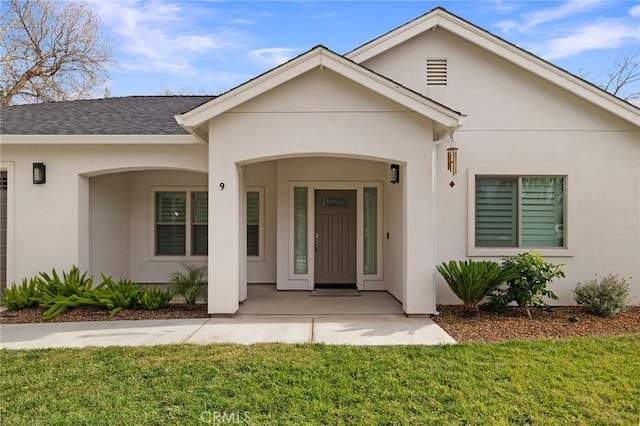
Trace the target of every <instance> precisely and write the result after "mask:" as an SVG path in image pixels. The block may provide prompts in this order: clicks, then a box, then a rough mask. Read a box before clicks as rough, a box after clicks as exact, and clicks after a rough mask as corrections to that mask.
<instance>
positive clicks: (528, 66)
mask: <svg viewBox="0 0 640 426" xmlns="http://www.w3.org/2000/svg"><path fill="white" fill-rule="evenodd" d="M439 27H440V28H443V29H445V30H447V31H450V32H451V33H453V34H456V35H458V36H460V37H462V38H463V39H465V40H467V41H469V42H470V43H473V44H475V45H477V46H480V47H482V48H483V49H486V50H487V51H489V52H491V53H494V54H495V55H497V56H499V57H501V58H503V59H506V60H507V61H509V62H511V63H513V64H515V65H518V66H520V67H522V68H524V69H525V70H527V71H530V72H532V73H534V74H535V75H537V76H539V77H541V78H543V79H545V80H547V81H549V82H551V83H553V84H555V85H558V86H560V87H562V88H563V89H565V90H568V91H569V92H571V93H573V94H575V95H576V96H579V97H581V98H583V99H585V100H586V101H588V102H591V103H593V104H595V105H598V106H600V107H601V108H603V109H605V110H606V111H608V112H610V113H612V114H614V115H617V116H618V117H620V118H622V119H624V120H626V121H629V122H631V123H632V124H635V125H638V123H640V110H639V109H638V108H635V107H634V106H633V105H631V104H630V103H629V102H626V101H624V100H622V99H619V98H617V97H615V96H613V95H611V94H609V93H606V92H605V91H603V90H600V89H599V88H597V87H595V86H593V85H592V84H590V83H588V82H586V81H584V80H582V79H580V78H578V77H576V76H573V75H571V74H570V73H568V72H567V71H565V70H563V69H561V68H558V67H556V66H554V65H552V64H551V63H549V62H547V61H545V60H543V59H541V58H538V57H537V56H535V55H533V54H531V53H529V52H526V51H525V50H523V49H521V48H519V47H517V46H515V45H513V44H511V43H508V42H506V41H505V40H502V39H500V38H499V37H496V36H494V35H493V34H491V33H489V32H487V31H485V30H483V29H481V28H479V27H477V26H475V25H473V24H471V23H469V22H466V21H464V20H462V19H460V18H458V17H456V16H454V15H451V14H449V13H446V12H444V11H442V10H436V11H434V12H433V13H430V14H427V15H425V16H423V17H422V18H418V19H416V20H414V21H411V22H409V23H408V24H406V25H404V26H402V27H400V28H398V29H396V30H394V31H391V32H389V33H387V34H385V35H384V36H382V37H380V38H378V39H375V40H373V41H371V42H370V43H367V44H365V45H364V46H361V47H359V48H358V49H356V50H354V51H352V52H349V53H348V54H347V55H345V57H346V58H348V59H351V60H352V61H354V62H357V63H362V62H364V61H366V60H368V59H370V58H372V57H374V56H376V55H379V54H380V53H383V52H384V51H386V50H388V49H391V48H393V47H394V46H396V45H398V44H400V43H403V42H404V41H406V40H409V39H410V38H412V37H415V36H417V35H419V34H421V33H424V32H426V31H435V30H437V29H438V28H439Z"/></svg>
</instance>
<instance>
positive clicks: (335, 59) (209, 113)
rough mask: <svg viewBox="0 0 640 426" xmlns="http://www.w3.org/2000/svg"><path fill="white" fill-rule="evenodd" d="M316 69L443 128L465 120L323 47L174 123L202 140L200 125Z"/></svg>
mask: <svg viewBox="0 0 640 426" xmlns="http://www.w3.org/2000/svg"><path fill="white" fill-rule="evenodd" d="M315 68H320V69H324V68H327V69H330V70H332V71H335V72H337V73H339V74H340V75H342V76H344V77H346V78H348V79H350V80H352V81H354V82H356V83H357V84H360V85H362V86H363V87H366V88H368V89H370V90H372V91H374V92H375V93H378V94H380V95H382V96H385V97H387V98H389V99H391V100H393V101H395V102H398V103H399V104H400V105H403V106H405V107H406V108H409V109H411V110H413V111H415V112H417V113H419V114H422V115H424V116H425V117H427V118H429V119H431V120H434V121H436V122H438V123H441V124H442V125H443V126H444V127H452V126H453V127H459V126H461V125H462V122H463V120H464V115H463V114H460V113H459V112H456V111H453V110H452V109H450V108H448V107H446V106H444V105H441V104H439V103H437V102H434V101H433V100H431V99H429V98H426V97H424V96H422V95H420V94H418V93H415V92H413V91H411V90H409V89H407V88H405V87H402V86H400V85H398V84H397V83H395V82H393V81H391V80H389V79H388V78H386V77H383V76H381V75H379V74H376V73H374V72H372V71H370V70H368V69H367V68H365V67H362V66H360V65H358V64H356V63H354V62H352V61H349V60H346V59H345V58H344V57H342V56H340V55H338V54H336V53H333V52H331V51H330V50H328V49H326V48H324V47H317V48H315V49H313V50H310V51H309V52H307V53H305V54H303V55H301V56H299V57H297V58H295V59H293V60H291V61H289V62H287V63H285V64H283V65H281V66H279V67H277V68H274V69H273V70H271V71H269V72H267V73H265V74H263V75H261V76H259V77H257V78H256V79H254V80H251V81H249V82H247V83H245V84H243V85H241V86H238V87H237V88H235V89H233V90H231V91H229V92H227V93H225V94H223V95H221V96H219V97H217V98H215V99H212V100H211V101H209V102H207V103H205V104H203V105H200V106H199V107H197V108H194V109H192V110H191V111H188V112H186V113H184V114H178V115H175V116H174V117H175V120H176V122H177V123H178V124H179V125H180V126H182V127H183V128H184V129H185V130H187V131H188V132H190V133H191V134H193V135H194V136H196V137H199V138H201V137H203V135H202V134H199V133H198V134H195V133H197V131H198V130H199V126H201V125H202V124H203V123H205V122H207V121H209V120H211V119H212V118H214V117H216V116H218V115H220V114H222V113H224V112H227V111H229V110H231V109H233V108H235V107H237V106H239V105H241V104H243V103H245V102H247V101H249V100H251V99H253V98H255V97H256V96H259V95H261V94H263V93H265V92H267V91H269V90H271V89H273V88H275V87H278V86H280V85H282V84H284V83H286V82H287V81H290V80H292V79H293V78H296V77H298V76H300V75H302V74H304V73H306V72H308V71H310V70H312V69H315Z"/></svg>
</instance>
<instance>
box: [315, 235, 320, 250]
mask: <svg viewBox="0 0 640 426" xmlns="http://www.w3.org/2000/svg"><path fill="white" fill-rule="evenodd" d="M319 246H320V234H319V233H317V232H316V240H315V248H316V256H317V255H318V247H319Z"/></svg>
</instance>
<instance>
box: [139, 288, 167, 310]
mask: <svg viewBox="0 0 640 426" xmlns="http://www.w3.org/2000/svg"><path fill="white" fill-rule="evenodd" d="M169 300H171V297H170V296H169V293H168V292H166V291H162V290H160V289H159V288H148V289H146V290H145V292H144V294H143V295H142V297H141V298H140V305H141V306H142V307H143V308H144V309H149V310H152V311H154V310H156V309H160V308H164V307H165V306H167V305H168V304H169Z"/></svg>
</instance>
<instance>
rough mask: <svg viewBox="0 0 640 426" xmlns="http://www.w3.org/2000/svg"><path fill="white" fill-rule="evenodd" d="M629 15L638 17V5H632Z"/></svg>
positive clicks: (639, 6) (639, 8) (639, 12)
mask: <svg viewBox="0 0 640 426" xmlns="http://www.w3.org/2000/svg"><path fill="white" fill-rule="evenodd" d="M629 16H631V17H634V18H640V5H638V6H633V7H632V8H631V9H629Z"/></svg>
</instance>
